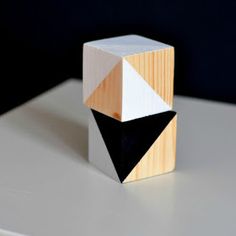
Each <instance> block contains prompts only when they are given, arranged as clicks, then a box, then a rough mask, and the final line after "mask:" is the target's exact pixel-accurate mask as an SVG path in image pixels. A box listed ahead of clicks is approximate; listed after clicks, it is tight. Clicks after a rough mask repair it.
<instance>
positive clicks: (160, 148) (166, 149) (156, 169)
mask: <svg viewBox="0 0 236 236" xmlns="http://www.w3.org/2000/svg"><path fill="white" fill-rule="evenodd" d="M176 126H177V115H175V117H174V118H173V119H172V120H171V122H170V123H169V124H168V126H167V127H166V128H165V130H164V131H163V132H162V134H161V135H160V136H159V137H158V139H157V140H156V141H155V142H154V144H153V145H152V146H151V147H150V149H149V150H148V151H147V152H146V154H145V155H144V156H143V157H142V159H141V160H140V161H139V163H138V164H137V165H136V166H135V167H134V169H133V170H132V171H131V172H130V174H129V175H128V176H127V177H126V179H125V180H124V181H123V183H127V182H130V181H135V180H139V179H143V178H147V177H151V176H154V175H160V174H164V173H168V172H171V171H173V170H174V169H175V162H176V128H177V127H176Z"/></svg>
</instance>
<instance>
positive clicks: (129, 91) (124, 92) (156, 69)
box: [83, 35, 174, 122]
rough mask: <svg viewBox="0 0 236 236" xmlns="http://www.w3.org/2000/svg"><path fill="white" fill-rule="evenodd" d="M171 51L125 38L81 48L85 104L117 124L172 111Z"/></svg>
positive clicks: (132, 37) (157, 44)
mask: <svg viewBox="0 0 236 236" xmlns="http://www.w3.org/2000/svg"><path fill="white" fill-rule="evenodd" d="M173 72H174V48H173V47H172V46H169V45H166V44H163V43H160V42H158V41H154V40H151V39H147V38H144V37H142V36H138V35H127V36H121V37H115V38H108V39H102V40H97V41H92V42H88V43H85V44H84V51H83V100H84V103H85V104H86V105H87V106H88V107H90V108H92V109H94V110H97V111H99V112H101V113H103V114H105V115H108V116H110V117H113V118H115V119H117V120H119V121H122V122H123V121H129V120H133V119H137V118H140V117H144V116H148V115H152V114H156V113H161V112H164V111H168V110H170V109H171V108H172V101H173Z"/></svg>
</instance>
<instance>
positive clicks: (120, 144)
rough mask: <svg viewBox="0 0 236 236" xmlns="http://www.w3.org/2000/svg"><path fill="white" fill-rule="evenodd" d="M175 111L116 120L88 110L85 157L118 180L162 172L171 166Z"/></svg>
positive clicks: (172, 160) (173, 148) (172, 161)
mask: <svg viewBox="0 0 236 236" xmlns="http://www.w3.org/2000/svg"><path fill="white" fill-rule="evenodd" d="M175 150H176V112H174V111H167V112H163V113H160V114H155V115H152V116H147V117H144V118H139V119H136V120H132V121H126V122H119V121H117V120H115V119H113V118H110V117H108V116H106V115H104V114H102V113H99V112H97V111H94V110H92V112H91V114H90V120H89V161H90V162H91V163H92V164H94V165H95V166H96V167H97V168H98V169H100V170H101V171H103V172H104V173H105V174H107V175H108V176H110V177H112V178H113V179H115V180H116V181H118V182H121V183H126V182H130V181H134V180H139V179H143V178H147V177H150V176H153V175H159V174H164V173H168V172H170V171H172V170H173V169H174V168H175Z"/></svg>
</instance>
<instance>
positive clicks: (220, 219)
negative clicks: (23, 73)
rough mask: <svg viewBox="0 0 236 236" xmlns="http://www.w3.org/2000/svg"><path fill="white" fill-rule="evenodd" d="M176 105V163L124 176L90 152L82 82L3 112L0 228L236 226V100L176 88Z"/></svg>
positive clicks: (179, 231) (113, 230) (56, 232)
mask: <svg viewBox="0 0 236 236" xmlns="http://www.w3.org/2000/svg"><path fill="white" fill-rule="evenodd" d="M175 109H176V110H177V112H178V139H177V169H176V171H175V172H173V173H171V174H166V175H162V176H158V177H153V178H149V179H146V180H142V181H138V182H133V183H128V184H123V185H122V184H119V183H116V182H115V181H114V180H112V179H110V178H109V177H107V176H105V175H104V174H103V173H101V172H100V171H98V170H97V169H95V168H94V167H93V166H92V165H90V164H89V163H88V161H87V138H88V137H87V136H88V134H87V115H88V110H87V109H86V108H85V107H84V106H83V105H82V84H81V82H79V81H75V80H69V81H67V82H65V83H63V84H62V85H60V86H58V87H56V88H55V89H53V90H51V91H49V92H48V93H45V94H43V95H42V96H40V97H38V98H36V99H34V100H32V101H30V102H29V103H27V104H25V105H23V106H21V107H19V108H17V109H15V110H13V111H11V112H9V113H7V114H5V115H3V116H2V117H1V118H0V228H1V229H3V230H7V231H11V232H16V233H20V234H24V235H30V236H31V235H32V236H67V235H68V236H74V235H76V236H77V235H83V236H85V235H102V236H104V235H107V236H108V235H109V236H111V235H112V236H116V235H117V236H123V235H125V236H126V235H127V236H133V235H135V236H139V235H149V236H150V235H153V236H154V235H155V236H156V235H161V236H167V235H173V236H190V235H191V236H195V235H196V236H199V235H214V236H217V235H219V236H222V235H236V223H235V219H236V184H235V180H236V171H235V169H236V124H235V121H236V106H233V105H227V104H220V103H215V102H208V101H204V100H198V99H189V98H184V97H180V96H176V97H175ZM3 230H2V231H1V230H0V235H18V234H10V233H9V234H6V233H4V232H6V231H3Z"/></svg>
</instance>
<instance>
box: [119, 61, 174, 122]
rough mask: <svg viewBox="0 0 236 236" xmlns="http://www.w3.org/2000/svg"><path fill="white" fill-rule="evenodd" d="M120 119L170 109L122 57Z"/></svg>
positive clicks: (131, 118) (135, 117)
mask: <svg viewBox="0 0 236 236" xmlns="http://www.w3.org/2000/svg"><path fill="white" fill-rule="evenodd" d="M122 82H123V84H122V86H123V90H122V91H123V94H122V121H129V120H133V119H137V118H141V117H145V116H149V115H154V114H157V113H161V112H165V111H169V110H171V108H170V107H169V105H167V104H166V103H165V102H164V100H163V99H162V98H161V97H160V96H159V95H158V94H157V93H156V92H155V91H154V90H153V89H152V88H151V86H150V85H149V84H148V83H147V82H146V81H145V80H144V79H143V78H142V76H141V75H140V74H138V72H137V71H136V70H135V69H134V68H133V67H132V66H131V65H130V64H129V63H128V62H127V61H126V60H125V59H123V81H122Z"/></svg>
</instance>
